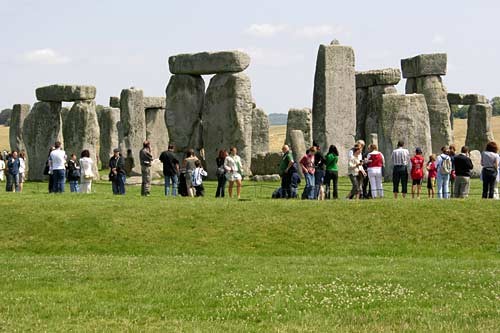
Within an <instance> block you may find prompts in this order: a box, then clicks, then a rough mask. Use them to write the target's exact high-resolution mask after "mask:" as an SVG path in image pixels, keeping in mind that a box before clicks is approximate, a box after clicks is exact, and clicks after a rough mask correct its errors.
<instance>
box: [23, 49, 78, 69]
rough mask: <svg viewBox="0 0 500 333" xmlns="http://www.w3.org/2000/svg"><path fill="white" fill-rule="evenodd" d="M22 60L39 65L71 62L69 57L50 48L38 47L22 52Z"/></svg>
mask: <svg viewBox="0 0 500 333" xmlns="http://www.w3.org/2000/svg"><path fill="white" fill-rule="evenodd" d="M23 60H24V61H26V62H29V63H34V64H40V65H62V64H67V63H69V62H71V59H70V58H68V57H66V56H63V55H61V54H59V53H57V52H56V51H54V50H52V49H39V50H33V51H29V52H26V53H24V55H23Z"/></svg>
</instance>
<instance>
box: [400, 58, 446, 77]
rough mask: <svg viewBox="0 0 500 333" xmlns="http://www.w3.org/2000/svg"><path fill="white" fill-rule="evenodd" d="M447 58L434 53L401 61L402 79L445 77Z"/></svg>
mask: <svg viewBox="0 0 500 333" xmlns="http://www.w3.org/2000/svg"><path fill="white" fill-rule="evenodd" d="M447 58H448V57H447V55H446V53H434V54H421V55H418V56H415V57H412V58H407V59H401V69H402V72H403V77H404V78H411V77H421V76H427V75H446V65H447Z"/></svg>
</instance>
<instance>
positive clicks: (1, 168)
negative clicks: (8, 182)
mask: <svg viewBox="0 0 500 333" xmlns="http://www.w3.org/2000/svg"><path fill="white" fill-rule="evenodd" d="M4 179H5V161H4V160H3V156H2V155H0V182H3V181H4Z"/></svg>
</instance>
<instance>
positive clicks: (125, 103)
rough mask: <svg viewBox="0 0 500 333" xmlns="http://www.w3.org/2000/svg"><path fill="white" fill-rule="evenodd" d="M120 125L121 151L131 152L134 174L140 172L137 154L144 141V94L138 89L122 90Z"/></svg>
mask: <svg viewBox="0 0 500 333" xmlns="http://www.w3.org/2000/svg"><path fill="white" fill-rule="evenodd" d="M120 123H121V129H122V131H123V145H124V147H122V150H123V151H126V150H127V149H131V150H132V155H133V157H134V161H135V167H134V169H133V170H132V172H134V173H140V172H141V165H140V163H139V152H140V150H141V149H142V144H143V142H144V140H145V139H146V115H145V113H144V93H143V91H142V90H140V89H135V88H131V89H123V90H122V92H121V95H120Z"/></svg>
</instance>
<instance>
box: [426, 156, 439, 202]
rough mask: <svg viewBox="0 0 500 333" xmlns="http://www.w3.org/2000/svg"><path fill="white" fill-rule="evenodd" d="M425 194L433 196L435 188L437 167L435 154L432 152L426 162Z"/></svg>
mask: <svg viewBox="0 0 500 333" xmlns="http://www.w3.org/2000/svg"><path fill="white" fill-rule="evenodd" d="M426 169H427V196H428V197H429V198H434V194H435V188H436V177H437V167H436V155H434V154H432V155H430V156H429V161H428V162H427V167H426Z"/></svg>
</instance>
